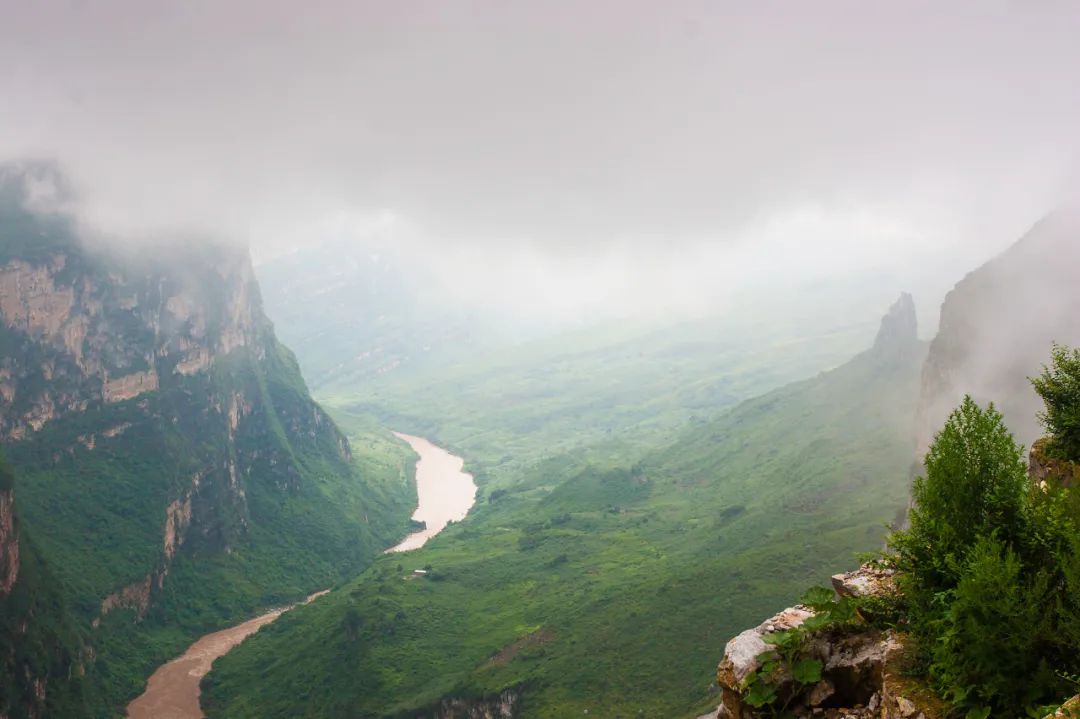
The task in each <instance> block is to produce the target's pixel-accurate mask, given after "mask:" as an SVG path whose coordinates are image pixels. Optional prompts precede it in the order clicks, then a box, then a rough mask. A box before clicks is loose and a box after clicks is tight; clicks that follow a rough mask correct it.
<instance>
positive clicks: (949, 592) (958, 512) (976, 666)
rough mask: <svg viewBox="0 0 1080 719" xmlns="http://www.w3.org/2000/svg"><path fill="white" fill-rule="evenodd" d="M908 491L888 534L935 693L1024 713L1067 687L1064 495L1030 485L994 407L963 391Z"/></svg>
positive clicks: (1079, 588) (1077, 577) (1076, 512)
mask: <svg viewBox="0 0 1080 719" xmlns="http://www.w3.org/2000/svg"><path fill="white" fill-rule="evenodd" d="M1058 351H1059V349H1055V353H1056V354H1055V366H1059V363H1058V360H1057V352H1058ZM1078 366H1080V365H1078ZM1078 386H1080V385H1078ZM1062 396H1064V395H1062ZM1076 401H1077V402H1080V394H1078V395H1077V396H1076ZM1061 409H1062V411H1063V412H1064V414H1065V415H1067V414H1069V413H1070V412H1071V411H1072V410H1071V409H1068V408H1064V407H1063V408H1061ZM1047 411H1048V413H1049V412H1050V411H1051V410H1050V409H1049V404H1048V410H1047ZM913 500H914V501H913V507H912V510H911V515H910V516H911V521H910V527H909V529H907V530H905V531H902V532H897V533H895V534H894V535H893V536H892V538H891V541H890V544H891V546H892V548H893V550H894V551H895V553H896V558H895V559H896V562H897V564H898V565H899V567H900V568H901V569H902V570H903V571H904V573H905V575H904V579H903V584H902V586H903V588H904V592H905V594H906V596H907V600H908V603H909V607H910V609H909V616H908V621H909V622H910V625H911V629H912V631H913V633H914V634H915V636H916V637H917V638H918V639H919V640H920V647H921V654H922V658H923V659H922V660H923V663H924V664H923V668H924V670H925V672H926V674H927V676H928V677H929V678H930V679H931V680H932V682H933V684H934V686H935V687H936V688H937V690H938V691H939V692H940V693H941V694H942V696H943V697H945V698H946V699H948V700H949V701H950V702H951V703H953V705H954V706H955V707H956V708H957V709H958V710H960V711H967V712H969V713H968V716H970V717H986V716H994V717H1024V716H1029V715H1030V716H1043V715H1044V714H1045V713H1046V712H1045V709H1046V707H1047V705H1051V704H1053V703H1054V702H1055V701H1056V702H1060V701H1061V700H1062V699H1063V698H1065V697H1067V696H1069V695H1071V694H1075V693H1076V686H1075V684H1074V683H1073V682H1072V680H1070V679H1069V675H1074V674H1076V673H1078V672H1080V521H1078V518H1080V506H1078V502H1077V497H1076V496H1074V493H1072V492H1071V491H1070V490H1068V489H1064V488H1062V487H1059V486H1046V487H1043V488H1037V487H1034V486H1033V485H1032V484H1031V483H1030V482H1029V481H1028V480H1027V474H1026V469H1025V467H1024V462H1023V450H1022V448H1021V447H1020V446H1019V445H1017V444H1016V442H1015V441H1014V440H1013V438H1012V436H1011V435H1010V434H1009V432H1008V430H1007V429H1006V427H1005V425H1004V422H1003V420H1002V416H1001V414H1000V413H999V412H997V411H996V410H995V409H994V408H993V406H992V405H991V406H990V407H988V408H985V409H984V408H982V407H980V406H978V405H977V404H976V403H975V402H974V401H973V400H972V399H971V398H970V397H969V398H966V399H965V400H964V402H963V404H962V405H961V406H960V407H959V408H958V409H957V410H956V411H955V412H953V414H952V415H951V416H950V417H949V419H948V421H947V422H946V424H945V427H944V428H943V429H942V430H941V432H940V433H938V435H937V436H936V438H935V441H934V443H933V445H932V446H931V448H930V450H929V453H928V454H927V457H926V476H925V477H920V478H919V479H917V480H916V482H915V485H914V490H913ZM1040 712H1041V713H1040Z"/></svg>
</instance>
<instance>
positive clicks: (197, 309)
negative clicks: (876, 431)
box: [0, 165, 403, 715]
mask: <svg viewBox="0 0 1080 719" xmlns="http://www.w3.org/2000/svg"><path fill="white" fill-rule="evenodd" d="M42 185H46V186H53V187H55V186H58V185H62V178H60V177H59V174H58V173H57V172H56V171H55V169H54V168H51V167H50V166H48V165H31V166H18V167H15V168H14V169H13V168H11V167H7V168H2V169H0V444H2V445H3V446H4V449H5V452H6V454H7V456H8V458H9V460H10V461H11V463H12V464H13V465H14V467H15V469H16V471H17V474H18V476H19V478H20V479H19V486H18V490H17V491H18V496H19V516H20V522H21V525H22V526H23V527H24V529H25V530H26V531H27V532H29V534H30V535H31V536H33V537H34V538H35V540H36V541H37V543H38V544H39V545H40V548H41V552H42V557H43V560H44V561H45V562H47V563H48V564H49V566H50V567H51V569H52V573H53V576H54V578H55V581H56V583H57V585H58V586H59V587H60V589H61V593H62V595H63V597H64V599H65V603H66V604H67V605H68V608H69V610H70V612H71V613H72V616H73V617H74V621H75V622H76V624H77V625H78V626H85V627H87V628H88V629H90V630H91V631H92V632H93V633H94V634H93V637H94V638H95V641H96V642H97V643H99V644H100V645H101V648H100V650H99V651H98V652H97V665H98V668H99V669H102V665H104V664H108V665H109V666H107V667H105V668H104V669H103V671H104V672H105V673H106V674H108V676H109V679H108V686H106V687H105V689H103V692H104V696H103V699H102V701H103V702H105V703H106V704H108V703H112V702H118V701H120V700H121V699H124V698H127V697H125V696H124V694H125V693H130V692H134V691H136V690H137V689H138V688H139V684H140V683H141V679H142V676H143V675H142V674H141V672H143V671H145V670H146V669H147V668H148V667H149V666H150V665H151V664H152V662H153V661H155V660H156V659H157V658H158V657H152V656H151V654H152V652H149V653H148V649H149V648H148V647H147V646H144V644H143V643H144V642H148V641H150V640H149V639H148V638H147V636H146V635H147V634H148V633H152V631H153V630H154V628H155V627H160V626H164V625H165V623H166V617H167V616H168V618H169V623H170V624H171V625H172V626H173V627H174V628H176V627H177V625H180V626H179V628H180V629H181V630H183V628H184V626H183V625H184V623H185V622H187V628H188V629H190V630H192V631H194V630H195V628H196V627H208V626H216V625H218V624H220V623H223V622H226V621H229V620H230V619H231V618H234V617H237V616H242V615H244V614H246V613H249V612H252V611H254V610H255V609H257V608H258V607H261V606H263V605H265V604H267V603H270V602H273V601H276V600H279V599H291V598H295V597H298V596H301V595H302V594H303V593H306V592H310V591H312V590H315V589H320V588H323V587H325V586H327V585H329V584H331V583H332V582H334V581H336V579H338V578H339V577H341V576H344V574H346V573H348V572H349V571H355V570H356V569H357V568H358V567H360V566H362V564H363V563H364V562H366V561H367V560H368V559H369V558H370V557H371V556H373V555H374V554H375V553H376V552H377V551H378V549H379V548H380V547H381V546H382V545H383V544H384V543H387V542H389V539H390V537H386V539H383V538H382V537H381V535H380V533H381V532H384V531H387V530H388V526H389V525H388V524H387V525H384V524H382V519H381V518H375V519H373V520H370V521H369V520H366V519H365V517H366V516H369V513H368V512H367V510H368V507H369V504H374V502H375V501H376V498H375V497H373V496H370V494H369V492H368V490H367V488H365V486H364V484H363V481H362V478H361V477H358V476H357V474H356V468H355V466H354V464H353V462H352V457H351V453H350V448H349V445H348V442H347V441H346V439H345V437H344V436H343V435H342V433H341V432H340V431H339V430H338V429H337V427H336V426H335V425H334V423H333V422H332V421H331V420H330V418H329V417H328V416H327V415H326V414H325V413H324V412H323V410H322V409H321V408H320V407H319V406H318V405H316V404H315V403H314V402H313V401H312V400H311V398H310V396H309V395H308V392H307V388H306V387H305V385H304V382H303V380H302V379H301V377H300V374H299V369H298V367H297V365H296V362H295V359H294V358H293V356H292V354H291V353H290V352H289V351H288V350H287V349H286V348H284V347H283V346H282V345H280V344H279V343H278V341H277V339H276V338H275V336H274V331H273V327H272V325H271V324H270V322H269V321H268V320H267V319H266V317H265V316H264V314H263V311H262V305H261V300H260V294H259V288H258V286H257V284H256V282H255V279H254V275H253V272H252V269H251V264H250V261H249V259H248V255H247V252H246V250H244V249H243V248H238V247H234V246H229V245H222V244H215V243H210V242H194V243H192V242H186V243H178V242H157V243H141V244H138V245H137V248H138V249H132V247H131V246H130V245H129V246H123V245H118V244H115V243H113V244H110V243H108V242H105V241H97V242H89V243H88V242H87V241H86V240H84V238H83V237H82V236H81V235H80V233H79V232H78V230H77V226H76V224H75V222H74V221H73V220H72V219H71V218H70V217H69V216H67V215H65V214H63V213H62V212H58V211H56V209H55V203H54V206H52V207H51V208H46V209H44V210H43V209H42V208H41V207H40V206H39V205H40V203H37V202H35V201H34V200H35V198H40V196H41V195H42V192H41V190H40V188H41V186H42ZM45 194H46V195H48V194H49V193H45ZM53 194H55V193H53ZM0 489H2V488H0ZM11 508H12V502H11V493H10V491H7V492H6V493H5V492H3V491H0V550H2V551H0V590H2V588H3V587H4V586H6V585H7V584H9V583H10V582H8V579H7V578H11V577H14V576H15V569H13V567H14V568H17V565H18V556H19V553H18V547H19V545H18V543H16V542H15V541H14V540H12V539H9V537H10V536H13V535H12V530H10V529H9V525H10V526H13V524H12V522H13V521H14V519H13V517H14V513H13V512H12V509H11ZM375 514H377V512H376V513H375ZM402 524H403V521H402ZM133 626H137V628H132V627H133ZM174 636H175V635H174ZM174 641H175V639H174ZM156 650H157V651H159V652H160V651H163V647H161V646H160V645H156ZM133 662H136V663H139V666H132V663H133ZM91 674H92V675H93V671H91ZM91 678H93V677H91ZM90 683H92V682H90ZM2 700H3V697H0V715H2V713H3V711H4V704H3V701H2ZM45 701H46V703H47V701H48V700H47V699H46V700H45ZM65 710H67V708H65Z"/></svg>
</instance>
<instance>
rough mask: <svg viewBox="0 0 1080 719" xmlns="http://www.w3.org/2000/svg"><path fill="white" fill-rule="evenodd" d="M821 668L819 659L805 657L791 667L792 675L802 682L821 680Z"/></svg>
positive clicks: (811, 682)
mask: <svg viewBox="0 0 1080 719" xmlns="http://www.w3.org/2000/svg"><path fill="white" fill-rule="evenodd" d="M821 669H822V664H821V662H819V661H818V660H817V659H803V660H802V661H801V662H797V663H796V664H795V666H793V667H792V668H791V677H792V678H793V679H794V680H795V681H797V682H799V683H800V684H817V683H818V682H820V681H821Z"/></svg>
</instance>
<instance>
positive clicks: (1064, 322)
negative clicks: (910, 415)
mask: <svg viewBox="0 0 1080 719" xmlns="http://www.w3.org/2000/svg"><path fill="white" fill-rule="evenodd" d="M1078 271H1080V212H1078V211H1077V210H1076V209H1067V210H1061V211H1059V212H1056V213H1055V214H1053V215H1051V216H1049V217H1047V218H1046V219H1044V220H1042V221H1041V222H1039V223H1038V224H1037V225H1035V227H1033V228H1032V229H1031V231H1030V232H1028V234H1027V235H1025V236H1024V237H1023V238H1022V239H1020V241H1019V242H1017V243H1016V244H1015V245H1014V246H1013V247H1011V248H1010V249H1009V250H1008V251H1006V252H1005V253H1004V254H1002V255H1001V256H999V257H997V258H995V259H994V260H992V261H991V262H988V263H986V264H985V265H983V266H982V267H980V268H979V269H977V270H975V271H974V272H972V273H971V274H969V275H968V276H967V277H965V278H964V279H963V280H962V281H961V282H959V283H958V284H957V285H956V287H955V289H953V290H952V291H951V292H950V293H949V294H948V296H947V297H946V298H945V303H944V304H943V305H942V308H941V324H940V329H939V331H938V335H937V337H936V338H935V339H934V341H933V342H932V344H931V345H930V354H929V357H928V359H927V362H926V366H925V368H924V371H923V379H922V392H921V398H920V410H919V450H920V452H921V451H923V450H925V449H926V447H927V446H928V445H929V443H930V440H931V438H932V436H933V433H934V432H935V431H936V430H937V429H939V428H940V427H941V425H942V424H943V423H944V420H945V418H946V417H947V416H948V413H949V412H950V411H951V410H952V409H953V408H955V407H956V406H957V405H958V404H959V402H960V400H961V399H962V398H963V396H964V395H965V394H971V395H972V396H974V397H975V398H976V399H977V400H979V401H980V402H988V401H993V402H995V403H996V404H997V405H998V406H999V408H1000V409H1002V410H1003V412H1004V413H1005V418H1006V422H1007V423H1008V424H1009V427H1010V428H1011V429H1012V430H1013V431H1014V432H1015V433H1016V434H1017V438H1018V439H1020V440H1021V441H1023V442H1025V443H1026V444H1028V445H1030V444H1031V442H1032V441H1033V440H1035V439H1036V438H1037V437H1038V436H1039V435H1040V434H1041V432H1040V430H1039V427H1038V424H1037V421H1036V413H1037V412H1038V410H1039V402H1038V397H1037V396H1036V395H1035V393H1034V392H1032V391H1031V388H1030V385H1029V384H1028V383H1027V380H1026V378H1027V377H1030V376H1033V375H1035V374H1038V373H1039V371H1040V369H1041V367H1042V364H1043V363H1044V362H1046V360H1047V358H1048V357H1049V353H1050V344H1051V342H1055V341H1056V342H1060V343H1065V344H1080V321H1078V319H1077V318H1080V283H1077V281H1076V276H1077V272H1078Z"/></svg>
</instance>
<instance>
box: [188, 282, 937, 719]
mask: <svg viewBox="0 0 1080 719" xmlns="http://www.w3.org/2000/svg"><path fill="white" fill-rule="evenodd" d="M924 355H925V348H924V346H923V345H922V344H921V343H919V342H918V340H917V339H916V337H915V332H914V318H913V307H912V305H911V303H910V298H907V299H906V300H904V301H902V302H901V303H899V304H898V305H897V307H896V308H894V311H893V312H891V313H890V315H889V317H887V318H886V321H885V322H884V324H883V328H882V332H881V335H880V336H879V339H878V342H877V344H876V345H875V347H874V349H872V350H870V351H869V352H866V353H864V354H862V355H860V356H858V357H856V358H855V359H853V360H852V361H850V362H848V363H847V364H845V365H843V366H841V367H839V368H837V369H835V370H833V371H831V372H827V373H824V374H822V375H820V376H818V377H816V378H813V379H810V380H807V381H804V382H800V383H796V384H793V385H789V386H787V387H784V388H782V389H780V390H777V391H774V392H771V393H769V394H767V395H764V396H762V397H760V398H758V399H754V400H750V401H748V402H745V403H743V404H741V405H739V406H738V407H736V408H735V409H733V410H732V411H730V412H729V413H727V414H725V415H723V416H721V417H719V418H717V419H714V420H709V421H705V420H700V421H697V422H695V423H692V424H691V425H690V426H688V427H686V428H685V429H684V430H683V432H682V434H681V436H680V438H679V439H678V440H677V441H675V442H673V443H670V444H668V445H667V446H665V447H663V448H660V449H650V448H649V447H648V445H647V444H644V445H634V444H630V443H626V442H620V441H612V442H609V443H600V444H595V445H593V446H591V447H589V448H586V449H582V450H580V451H578V452H575V453H573V454H563V455H557V456H553V457H549V458H547V459H544V460H540V461H535V462H533V463H532V464H531V465H529V466H526V467H521V468H516V469H514V470H513V471H509V470H507V471H504V472H501V473H500V474H499V476H498V479H497V483H496V484H492V481H493V480H491V479H490V477H488V476H486V475H484V474H480V475H478V480H479V481H480V482H481V484H482V485H486V486H485V487H484V489H485V490H486V496H487V499H486V500H485V501H483V502H482V503H481V504H479V505H478V506H477V507H476V508H475V509H474V510H473V512H472V513H471V515H470V517H469V518H468V519H467V520H466V521H465V522H463V523H461V524H458V525H454V526H452V527H450V528H448V529H447V530H446V531H445V532H444V533H443V534H442V535H440V536H439V537H437V538H436V539H435V540H434V541H432V542H429V544H428V545H427V546H425V547H424V548H423V549H421V550H419V551H417V552H415V553H410V554H408V555H404V556H390V557H383V558H381V559H379V560H378V561H377V562H376V563H375V564H374V565H373V566H372V567H371V568H369V569H368V570H367V571H366V572H365V573H364V574H363V575H362V576H361V577H360V578H358V579H357V580H355V581H353V582H351V583H349V584H348V585H346V586H345V587H344V588H342V589H340V590H338V591H335V592H333V593H332V594H331V595H330V596H328V597H327V598H326V599H325V600H323V601H321V602H319V603H317V604H315V605H312V606H309V607H304V608H302V609H301V610H298V611H296V612H293V613H290V614H289V615H287V616H286V617H285V618H283V619H282V620H281V621H280V622H278V623H276V624H274V625H272V626H271V627H269V628H268V629H267V630H266V631H263V632H260V633H259V635H257V636H256V637H254V638H253V639H251V640H249V641H248V642H247V643H245V644H243V645H242V646H241V647H239V648H238V649H237V650H235V651H233V652H232V653H230V654H229V655H228V656H226V657H225V658H223V659H222V660H220V661H219V662H218V663H217V664H216V665H215V669H214V671H213V672H212V673H211V674H210V675H209V677H208V678H207V680H206V681H205V682H204V708H206V710H207V711H208V714H209V715H210V716H211V717H277V716H282V717H284V716H290V717H304V716H306V717H384V716H401V717H405V716H410V717H412V716H421V715H422V716H431V715H433V714H435V713H436V711H437V710H438V708H439V707H443V708H444V710H445V707H446V704H445V702H446V701H447V700H448V699H451V698H456V699H459V700H461V703H459V704H458V706H459V707H461V706H465V707H469V706H472V707H473V708H477V707H480V706H484V707H488V708H493V707H497V706H502V707H504V708H505V707H511V706H512V707H513V711H515V712H517V713H518V714H519V715H520V716H523V717H566V716H579V715H583V714H584V713H585V712H586V711H587V712H588V713H589V715H592V716H606V717H611V716H691V715H693V714H694V713H695V711H697V710H702V711H703V710H704V709H706V708H708V705H709V703H710V702H711V703H712V705H713V706H715V699H710V697H709V687H710V686H711V685H712V681H713V666H714V664H715V658H716V657H717V656H719V655H720V654H721V653H722V646H723V643H724V642H726V640H727V639H728V638H729V637H730V636H731V635H732V634H733V633H734V632H736V631H737V630H739V629H741V628H742V627H744V626H746V625H747V624H748V623H750V622H753V621H756V620H757V619H758V618H759V617H760V616H763V615H768V613H769V612H770V611H773V610H775V609H779V608H781V607H784V606H787V605H788V604H790V603H791V601H792V600H793V599H794V598H796V597H797V596H798V595H799V594H800V593H801V592H802V590H803V589H805V587H806V586H807V585H808V584H812V583H820V582H821V581H822V580H823V579H824V578H825V577H827V576H828V575H829V574H830V573H832V572H834V571H836V570H838V569H841V568H844V567H847V566H849V565H850V564H851V562H852V555H853V553H855V552H857V551H860V550H873V549H876V548H878V547H879V546H880V544H881V540H882V536H883V533H884V527H885V525H886V523H888V522H889V521H891V520H893V519H894V518H895V517H896V516H897V514H898V513H899V512H901V511H902V509H903V508H904V506H905V502H906V498H907V490H908V479H909V468H910V464H911V458H912V456H913V448H914V439H913V431H912V428H913V420H914V413H915V403H916V397H917V388H918V378H919V369H920V366H921V363H922V360H923V357H924ZM462 446H463V447H465V449H466V454H467V457H468V459H469V461H470V462H480V463H483V462H491V463H498V462H499V456H500V455H499V454H497V453H496V452H497V450H496V449H495V448H487V447H486V445H483V444H480V443H477V444H476V445H473V446H476V447H479V448H482V449H481V451H479V452H478V453H477V455H476V456H475V457H474V456H472V455H469V454H468V451H469V446H468V445H466V444H465V443H463V444H462ZM495 486H497V488H498V490H499V491H498V492H492V491H490V490H491V489H492V488H493V487H495ZM425 565H430V566H431V568H432V570H433V571H432V573H431V574H430V575H429V578H427V579H409V578H407V576H406V575H407V574H408V570H410V569H412V568H416V567H422V566H425ZM698 713H700V712H698Z"/></svg>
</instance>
